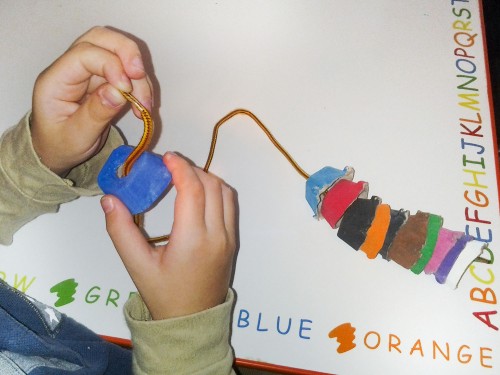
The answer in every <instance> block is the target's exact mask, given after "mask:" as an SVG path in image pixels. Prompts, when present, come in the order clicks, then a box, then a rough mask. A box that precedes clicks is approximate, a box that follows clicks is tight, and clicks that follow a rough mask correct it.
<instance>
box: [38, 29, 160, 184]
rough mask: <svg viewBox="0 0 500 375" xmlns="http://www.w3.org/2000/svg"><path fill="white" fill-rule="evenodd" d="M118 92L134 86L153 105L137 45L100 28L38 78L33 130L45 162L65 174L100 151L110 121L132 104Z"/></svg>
mask: <svg viewBox="0 0 500 375" xmlns="http://www.w3.org/2000/svg"><path fill="white" fill-rule="evenodd" d="M118 90H123V91H127V92H131V91H132V90H133V92H134V96H136V97H137V98H138V99H139V100H140V101H141V102H142V103H144V105H145V106H146V107H148V109H150V108H151V101H152V92H151V86H150V84H149V79H148V77H147V75H146V73H145V71H144V65H143V61H142V57H141V53H140V51H139V48H138V46H137V44H136V43H135V42H134V41H132V40H131V39H129V38H127V37H126V36H124V35H122V34H120V33H118V32H115V31H112V30H110V29H107V28H104V27H95V28H93V29H91V30H90V31H88V32H87V33H85V34H84V35H82V36H81V37H80V38H78V39H77V40H76V41H75V42H74V43H73V44H72V45H71V47H70V48H69V49H68V50H67V51H66V52H65V53H64V54H63V55H62V56H61V57H59V58H58V59H57V60H56V61H55V62H54V63H53V64H52V65H51V66H49V67H48V68H47V69H46V70H45V71H43V72H42V73H41V74H40V76H39V77H38V79H37V81H36V84H35V88H34V91H33V112H32V118H31V132H32V137H33V146H34V148H35V151H36V152H37V154H38V156H39V157H40V159H41V161H42V163H44V164H45V165H46V166H47V167H49V168H50V169H51V170H52V171H53V172H55V173H57V174H58V175H60V176H64V175H66V174H67V173H68V172H69V170H70V169H71V168H73V167H75V166H77V165H78V164H80V163H82V162H85V161H86V160H88V159H89V158H91V157H92V156H94V155H95V154H96V153H97V152H99V150H100V149H101V147H102V146H103V145H104V143H105V141H106V137H107V134H108V131H109V121H110V120H111V119H112V118H113V117H114V116H115V115H116V114H117V113H118V112H119V111H120V109H121V108H122V106H123V105H124V104H125V103H126V100H125V98H123V97H122V95H121V94H120V92H119V91H118Z"/></svg>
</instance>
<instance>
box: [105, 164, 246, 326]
mask: <svg viewBox="0 0 500 375" xmlns="http://www.w3.org/2000/svg"><path fill="white" fill-rule="evenodd" d="M164 161H165V164H166V165H167V167H168V169H169V170H170V172H171V173H172V180H173V183H174V186H175V188H176V191H177V196H176V199H175V208H174V210H175V211H174V223H173V228H172V232H171V236H170V241H169V242H168V244H167V245H164V246H158V247H153V246H151V245H150V244H149V243H148V242H147V241H146V239H145V238H144V236H143V235H142V233H141V231H140V230H139V229H138V228H137V226H136V225H135V224H134V221H133V217H132V216H131V215H130V213H129V211H128V209H127V208H126V207H125V206H124V205H123V204H122V203H121V202H120V201H119V200H118V199H117V198H116V197H113V196H104V197H103V198H102V206H103V209H104V211H105V213H106V227H107V230H108V233H109V235H110V237H111V239H112V241H113V243H114V245H115V247H116V249H117V251H118V253H119V255H120V257H121V258H122V260H123V262H124V264H125V266H126V268H127V270H128V272H129V274H130V275H131V277H132V279H133V280H134V283H135V284H136V286H137V288H138V290H139V292H140V294H141V296H142V298H143V300H144V302H145V303H146V306H147V307H148V309H149V311H150V313H151V316H152V317H153V319H155V320H159V319H166V318H171V317H178V316H185V315H189V314H193V313H196V312H200V311H203V310H206V309H209V308H211V307H214V306H217V305H219V304H221V303H222V302H224V300H225V297H226V294H227V290H228V287H229V282H230V278H231V272H232V264H233V256H234V252H235V248H236V206H235V205H236V202H235V195H234V193H233V190H232V189H231V188H230V187H229V186H227V185H226V184H225V183H224V182H223V181H221V180H220V179H219V178H217V177H215V176H213V175H211V174H208V173H205V172H203V171H202V170H201V169H199V168H196V167H193V166H191V165H190V164H189V163H188V162H187V161H186V160H185V159H183V158H182V157H180V156H177V155H174V154H166V155H165V157H164Z"/></svg>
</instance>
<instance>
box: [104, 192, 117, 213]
mask: <svg viewBox="0 0 500 375" xmlns="http://www.w3.org/2000/svg"><path fill="white" fill-rule="evenodd" d="M101 207H102V210H103V211H104V213H105V214H108V213H110V212H111V211H113V210H114V208H115V205H114V204H113V200H112V199H111V198H109V197H106V196H104V197H102V198H101Z"/></svg>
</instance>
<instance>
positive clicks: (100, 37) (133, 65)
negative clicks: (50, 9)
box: [73, 26, 146, 79]
mask: <svg viewBox="0 0 500 375" xmlns="http://www.w3.org/2000/svg"><path fill="white" fill-rule="evenodd" d="M85 42H86V43H91V44H94V45H95V46H98V47H100V48H103V49H106V50H108V51H110V52H112V53H113V54H116V55H117V56H118V57H119V58H120V60H121V62H122V64H123V67H124V68H125V71H126V73H127V75H128V76H129V77H130V78H132V79H141V78H143V77H144V76H145V75H146V74H145V70H144V64H143V61H142V56H141V52H140V50H139V47H138V45H137V43H135V42H134V41H133V40H132V39H130V38H128V37H126V36H125V35H123V34H122V33H119V32H116V31H113V30H111V29H108V28H106V27H99V26H98V27H94V28H92V29H90V30H89V31H88V32H86V33H85V34H83V35H82V36H81V37H79V38H78V39H77V40H76V41H75V42H74V43H73V46H75V45H77V44H80V43H85Z"/></svg>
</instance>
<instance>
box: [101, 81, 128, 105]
mask: <svg viewBox="0 0 500 375" xmlns="http://www.w3.org/2000/svg"><path fill="white" fill-rule="evenodd" d="M100 94H101V99H102V104H104V105H106V106H108V107H111V108H116V107H120V106H122V105H124V104H125V102H126V101H127V99H125V98H124V97H123V95H122V94H121V93H120V91H118V90H117V89H115V88H114V87H113V86H107V87H105V88H104V89H103V90H102V91H101V92H100Z"/></svg>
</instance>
